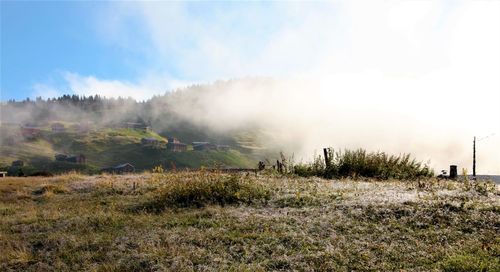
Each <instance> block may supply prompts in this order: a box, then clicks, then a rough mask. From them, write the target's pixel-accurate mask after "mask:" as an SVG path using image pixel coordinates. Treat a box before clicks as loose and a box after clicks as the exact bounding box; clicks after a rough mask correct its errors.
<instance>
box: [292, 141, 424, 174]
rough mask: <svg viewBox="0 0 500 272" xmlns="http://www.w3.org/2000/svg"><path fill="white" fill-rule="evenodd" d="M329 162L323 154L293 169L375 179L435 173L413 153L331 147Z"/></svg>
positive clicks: (300, 171)
mask: <svg viewBox="0 0 500 272" xmlns="http://www.w3.org/2000/svg"><path fill="white" fill-rule="evenodd" d="M328 158H329V160H328V163H325V161H324V159H323V158H322V157H321V156H318V157H316V158H315V159H314V161H313V162H312V163H309V164H299V165H296V166H295V167H294V172H295V173H296V174H297V175H299V176H306V177H307V176H321V177H325V178H343V177H354V178H356V177H368V178H376V179H382V180H386V179H390V178H394V179H418V178H425V177H432V176H434V171H433V170H432V169H430V168H429V167H428V166H427V165H426V164H422V163H421V162H417V161H416V160H415V159H414V158H411V156H410V154H403V155H399V156H395V155H388V154H386V153H385V152H370V153H368V152H367V151H366V150H364V149H357V150H344V151H335V150H333V149H331V148H329V149H328Z"/></svg>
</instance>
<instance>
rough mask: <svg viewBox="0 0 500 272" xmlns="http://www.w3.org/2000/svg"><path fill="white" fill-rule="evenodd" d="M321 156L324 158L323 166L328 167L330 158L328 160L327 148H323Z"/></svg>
mask: <svg viewBox="0 0 500 272" xmlns="http://www.w3.org/2000/svg"><path fill="white" fill-rule="evenodd" d="M323 154H324V156H325V166H326V167H328V165H329V164H330V158H328V148H323Z"/></svg>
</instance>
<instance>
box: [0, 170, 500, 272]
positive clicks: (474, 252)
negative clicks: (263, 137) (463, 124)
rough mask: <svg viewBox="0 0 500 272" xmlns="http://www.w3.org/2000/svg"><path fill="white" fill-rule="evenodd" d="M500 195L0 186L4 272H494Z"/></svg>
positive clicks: (462, 189) (174, 177)
mask: <svg viewBox="0 0 500 272" xmlns="http://www.w3.org/2000/svg"><path fill="white" fill-rule="evenodd" d="M499 198H500V192H499V189H498V187H496V186H495V185H492V184H490V183H488V184H486V183H485V184H483V183H481V184H479V183H478V184H475V183H471V184H464V183H459V182H453V181H438V180H435V179H427V180H424V179H420V180H416V181H411V180H403V181H401V180H394V179H390V180H387V181H383V182H381V181H377V180H367V181H361V180H360V179H358V180H351V179H340V180H327V179H322V178H317V177H310V178H300V177H292V176H282V177H281V176H279V175H267V174H258V175H255V174H253V173H252V174H250V175H247V174H246V173H241V174H231V175H230V174H223V173H211V172H204V171H200V172H165V171H157V172H156V173H151V174H141V175H124V176H118V175H98V176H82V175H78V174H71V175H62V176H56V177H51V178H39V177H36V178H35V177H33V178H6V179H1V180H0V248H1V254H0V270H1V271H10V270H14V271H55V270H57V271H76V270H78V271H82V270H83V271H89V270H90V271H158V270H159V271H200V270H203V271H221V270H222V271H269V270H283V271H289V270H296V271H312V270H315V271H353V270H356V271H365V270H372V271H394V270H398V271H399V270H405V271H441V270H444V271H497V269H498V267H499V265H500V264H499V261H498V256H499V254H500V246H499V245H500V238H499V237H498V225H499V224H500V207H499V204H498V203H499V201H500V200H499Z"/></svg>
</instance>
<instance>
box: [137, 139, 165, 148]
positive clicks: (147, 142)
mask: <svg viewBox="0 0 500 272" xmlns="http://www.w3.org/2000/svg"><path fill="white" fill-rule="evenodd" d="M141 144H142V145H143V146H146V147H160V146H162V145H164V144H165V142H164V141H161V140H158V139H156V138H142V139H141Z"/></svg>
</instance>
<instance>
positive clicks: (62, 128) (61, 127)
mask: <svg viewBox="0 0 500 272" xmlns="http://www.w3.org/2000/svg"><path fill="white" fill-rule="evenodd" d="M51 128H52V132H55V133H59V132H65V131H66V127H65V126H64V125H63V124H61V123H53V124H52V125H51Z"/></svg>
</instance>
